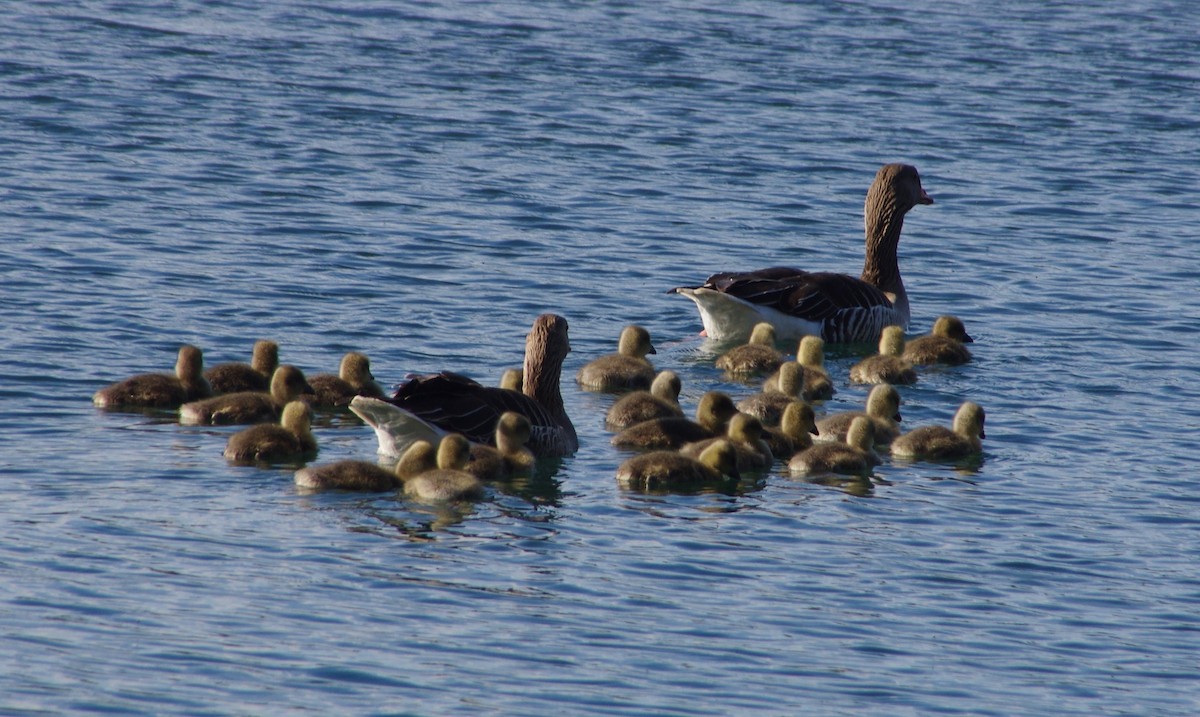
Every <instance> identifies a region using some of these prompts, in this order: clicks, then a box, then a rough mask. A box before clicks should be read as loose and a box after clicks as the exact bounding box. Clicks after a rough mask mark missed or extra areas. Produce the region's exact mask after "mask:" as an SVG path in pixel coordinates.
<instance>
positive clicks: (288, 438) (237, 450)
mask: <svg viewBox="0 0 1200 717" xmlns="http://www.w3.org/2000/svg"><path fill="white" fill-rule="evenodd" d="M316 452H317V439H316V437H314V436H313V433H312V409H311V408H310V407H309V406H308V405H307V404H305V403H304V402H303V401H292V402H291V403H289V404H287V405H286V406H284V407H283V415H281V416H280V418H279V423H260V424H258V425H256V426H251V427H249V428H246V429H244V430H241V431H238V432H237V433H235V434H233V435H232V436H230V437H229V441H228V442H227V443H226V444H225V457H226V458H228V459H229V460H231V461H235V462H238V463H282V462H285V461H297V460H304V459H306V458H311V457H312V456H313V455H315V454H316Z"/></svg>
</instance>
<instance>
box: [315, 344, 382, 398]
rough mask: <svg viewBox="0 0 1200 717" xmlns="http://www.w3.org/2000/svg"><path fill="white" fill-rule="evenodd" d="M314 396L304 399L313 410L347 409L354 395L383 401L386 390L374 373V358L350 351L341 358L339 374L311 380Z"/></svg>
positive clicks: (320, 376) (323, 374)
mask: <svg viewBox="0 0 1200 717" xmlns="http://www.w3.org/2000/svg"><path fill="white" fill-rule="evenodd" d="M308 384H309V385H310V386H312V390H313V392H312V395H311V396H307V395H306V396H305V397H304V399H302V400H304V401H305V402H306V403H308V404H309V405H311V406H312V407H313V408H346V407H347V406H349V405H350V401H352V400H354V397H355V396H370V397H371V398H383V397H384V392H383V387H382V386H380V385H379V384H378V383H376V381H375V375H374V374H372V373H371V359H369V358H367V356H366V354H362V353H359V352H357V351H350V352H348V353H347V354H346V355H345V356H343V357H342V362H341V364H339V366H338V374H337V375H336V376H334V375H333V374H329V373H322V374H317V375H316V376H313V377H312V378H310V379H309V380H308Z"/></svg>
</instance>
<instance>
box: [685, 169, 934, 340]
mask: <svg viewBox="0 0 1200 717" xmlns="http://www.w3.org/2000/svg"><path fill="white" fill-rule="evenodd" d="M918 204H933V199H932V198H930V196H929V195H928V194H927V193H926V192H925V190H924V189H923V188H922V187H921V177H920V175H919V174H918V173H917V169H916V167H913V166H912V165H908V164H885V165H884V166H883V167H881V168H880V169H879V171H878V172H877V173H876V175H875V180H874V182H873V183H872V184H871V188H870V189H869V190H867V199H866V203H865V204H864V207H863V223H864V227H865V230H866V257H865V259H864V262H863V270H862V274H861V276H860V277H859V278H855V277H852V276H849V275H846V274H835V273H828V272H808V271H803V270H800V269H794V268H788V267H773V268H770V269H762V270H759V271H751V272H727V273H721V274H714V275H712V276H710V277H708V280H707V281H705V283H704V284H702V285H700V286H693V287H678V288H675V289H672V290H671V291H672V292H675V293H678V294H682V295H684V296H686V297H688V298H689V299H691V300H692V301H694V302H695V303H696V307H697V308H698V309H699V310H700V319H701V321H702V322H703V323H704V331H705V333H706V334H707V335H708V336H709V338H712V339H716V340H719V341H723V340H727V339H744V338H745V337H746V336H748V335H749V334H750V331H751V329H752V328H753V327H754V325H755V324H757V323H759V322H760V321H767V322H770V323H771V324H772V325H774V326H775V330H776V333H777V335H778V337H779V338H781V339H787V338H799V337H800V336H803V335H808V334H812V335H816V336H820V337H821V338H823V339H825V341H827V342H829V343H854V342H861V341H873V340H874V339H875V337H877V336H878V335H879V332H880V331H881V330H882V329H883V327H884V326H888V325H890V324H899V325H900V326H903V327H907V326H908V320H909V306H908V294H907V292H906V291H905V289H904V282H903V280H902V279H901V278H900V265H899V262H898V259H897V247H898V246H899V243H900V232H901V229H902V227H903V225H904V215H905V214H907V213H908V211H909V210H910V209H912V208H913V207H915V206H916V205H918Z"/></svg>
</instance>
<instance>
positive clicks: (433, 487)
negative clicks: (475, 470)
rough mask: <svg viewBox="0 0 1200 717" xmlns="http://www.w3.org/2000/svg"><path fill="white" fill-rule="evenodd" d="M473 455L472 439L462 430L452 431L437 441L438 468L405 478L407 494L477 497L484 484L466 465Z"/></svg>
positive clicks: (428, 497) (439, 498)
mask: <svg viewBox="0 0 1200 717" xmlns="http://www.w3.org/2000/svg"><path fill="white" fill-rule="evenodd" d="M470 456H471V442H470V441H468V440H467V439H466V438H465V437H464V436H463V435H462V434H461V433H450V434H447V435H446V436H443V437H442V440H441V442H440V443H439V444H438V452H437V468H435V469H433V470H431V471H425V472H423V473H418V474H417V475H415V476H412V477H409V478H406V479H405V480H404V494H405V495H407V496H410V497H413V498H418V499H420V500H435V501H443V500H447V501H448V500H476V499H478V498H482V497H483V484H482V483H480V482H479V479H478V478H476V477H475V476H473V475H471V474H470V473H467V472H466V471H465V470H463V468H465V467H466V465H467V461H468V460H469V459H470Z"/></svg>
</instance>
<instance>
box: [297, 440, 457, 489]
mask: <svg viewBox="0 0 1200 717" xmlns="http://www.w3.org/2000/svg"><path fill="white" fill-rule="evenodd" d="M436 468H437V449H436V448H435V447H434V446H433V444H432V443H430V442H429V441H415V442H414V443H413V444H412V445H411V446H409V447H408V450H406V451H405V452H404V455H402V456H401V457H400V460H399V461H397V462H396V465H395V466H394V467H393V468H392V469H391V470H389V469H387V468H384V467H383V466H381V465H379V464H377V463H368V462H367V461H358V460H343V461H337V462H334V463H326V464H324V465H320V466H309V467H307V468H301V469H300V470H298V471H296V473H295V476H294V477H293V478H294V480H295V481H296V485H297V486H298V487H300V488H307V489H309V490H350V491H362V492H368V493H382V492H385V491H390V490H396V489H397V488H399V487H400V486H402V485H404V481H405V480H407V479H409V478H412V477H413V476H416V475H420V474H421V473H424V472H425V471H431V470H435V469H436Z"/></svg>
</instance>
